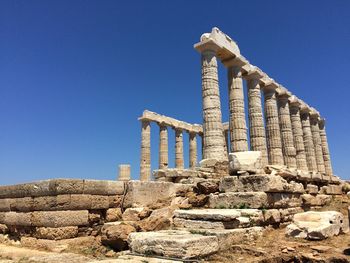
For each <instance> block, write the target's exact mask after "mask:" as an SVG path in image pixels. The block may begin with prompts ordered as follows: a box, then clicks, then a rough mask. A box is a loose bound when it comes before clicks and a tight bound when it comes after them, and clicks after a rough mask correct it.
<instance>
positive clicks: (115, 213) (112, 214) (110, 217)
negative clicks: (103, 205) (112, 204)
mask: <svg viewBox="0 0 350 263" xmlns="http://www.w3.org/2000/svg"><path fill="white" fill-rule="evenodd" d="M121 219H122V210H121V209H120V208H110V209H107V211H106V222H115V221H119V220H121Z"/></svg>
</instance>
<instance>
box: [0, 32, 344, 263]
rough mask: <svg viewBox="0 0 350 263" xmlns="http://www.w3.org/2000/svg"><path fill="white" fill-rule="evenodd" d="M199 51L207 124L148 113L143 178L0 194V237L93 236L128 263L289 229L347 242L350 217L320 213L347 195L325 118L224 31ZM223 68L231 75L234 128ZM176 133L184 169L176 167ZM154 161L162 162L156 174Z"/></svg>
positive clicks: (126, 174) (68, 182) (208, 36)
mask: <svg viewBox="0 0 350 263" xmlns="http://www.w3.org/2000/svg"><path fill="white" fill-rule="evenodd" d="M194 48H195V49H196V50H197V51H198V52H199V53H200V55H201V74H202V105H203V122H202V123H201V124H191V123H187V122H184V121H180V120H176V119H174V118H171V117H167V116H163V115H160V114H158V113H154V112H151V111H148V110H145V111H144V112H143V114H142V116H140V118H139V121H140V122H141V158H140V159H141V160H140V174H139V178H132V176H131V167H130V165H129V164H121V165H119V167H118V180H111V181H105V180H83V179H51V180H45V181H39V182H34V183H28V184H20V185H11V186H0V234H7V235H8V236H10V237H11V238H13V237H15V238H16V240H20V242H22V244H28V243H30V244H33V242H39V244H43V243H40V242H44V241H45V240H55V241H57V242H59V241H60V240H66V239H77V238H80V237H92V238H96V240H99V241H98V242H101V243H102V244H103V245H105V246H108V247H110V248H113V249H114V250H115V251H125V253H126V256H125V255H124V254H123V255H122V256H121V257H120V259H123V260H124V261H121V262H145V261H144V259H145V257H147V260H148V259H149V258H152V260H153V261H152V262H179V261H180V262H182V260H188V259H191V260H192V259H199V258H205V257H208V256H210V255H213V254H215V253H220V252H222V251H225V250H227V249H229V248H231V247H232V246H234V245H237V244H240V243H242V242H253V241H254V240H257V239H258V238H259V237H261V236H262V235H263V233H264V231H266V229H278V228H285V229H286V230H285V231H286V235H287V236H290V237H295V238H303V239H309V240H321V239H325V238H329V237H331V236H333V235H339V234H342V233H344V232H347V231H348V221H347V219H346V217H344V216H343V215H342V214H341V213H339V212H337V211H323V210H322V209H323V208H324V207H326V206H327V205H329V204H331V203H332V202H334V201H336V200H338V201H339V200H341V198H342V196H343V192H345V191H346V190H344V189H347V188H346V187H345V186H346V182H344V181H342V180H341V179H340V178H339V177H337V176H335V175H334V174H333V171H332V163H331V157H330V151H329V147H328V142H327V135H326V128H325V118H324V117H322V116H321V115H320V113H319V112H318V111H317V110H316V109H314V108H312V107H311V106H309V105H308V104H306V103H305V102H304V101H302V100H301V99H299V98H298V97H297V96H296V95H295V94H293V93H292V92H291V91H289V90H288V89H287V88H286V87H283V86H282V85H281V84H279V83H277V82H276V81H275V80H274V79H273V78H271V77H270V76H268V75H267V74H266V73H264V72H263V71H262V70H261V69H260V68H258V67H257V66H254V65H252V64H251V63H250V62H249V61H248V60H247V59H246V58H245V57H244V56H242V55H241V54H240V50H239V47H238V46H237V44H236V42H235V41H234V40H232V39H231V38H230V37H229V36H227V35H226V34H224V33H223V32H221V31H220V30H219V29H218V28H213V29H212V31H211V33H205V34H203V35H202V36H201V37H200V42H199V43H197V44H195V45H194ZM218 61H221V63H222V64H223V65H224V66H225V67H226V68H227V78H228V81H227V88H228V94H229V121H228V123H223V120H222V107H221V104H220V91H219V85H218V83H219V81H218ZM243 81H246V82H247V83H246V84H247V85H246V86H247V92H244V85H243ZM222 88H223V87H221V89H222ZM221 91H222V92H227V89H226V88H225V89H224V90H221ZM244 94H247V98H246V99H245V97H244ZM198 95H199V94H198ZM245 101H247V102H248V105H247V107H245ZM246 108H247V109H248V110H247V112H246V110H245V109H246ZM246 120H248V122H247V121H246ZM152 122H153V123H156V124H157V125H158V127H159V130H157V131H156V132H157V133H159V144H158V149H151V123H152ZM170 128H171V129H172V130H173V132H174V134H175V149H174V151H175V152H174V156H175V160H174V161H175V162H174V163H175V167H171V165H170V164H169V145H168V144H169V135H168V131H169V130H170ZM184 133H188V134H189V136H188V138H189V140H188V142H184V139H183V134H184ZM184 143H188V149H189V153H188V155H189V162H188V164H187V163H185V162H184V148H186V147H184ZM199 145H200V146H201V147H198V146H199ZM198 149H202V152H198ZM152 150H153V151H154V150H156V151H158V167H157V169H155V170H153V171H152V169H151V158H152V157H151V154H152ZM134 175H135V174H134ZM137 177H138V176H137ZM133 179H137V180H133ZM348 189H350V187H348ZM321 211H322V212H321ZM310 218H311V219H310ZM308 220H311V221H312V220H313V221H312V223H313V224H309V221H308ZM303 224H304V225H305V226H304V225H303ZM312 226H316V227H312ZM28 239H29V240H30V242H29V241H28ZM33 240H35V241H33ZM42 240H44V241H42ZM96 242H97V241H96ZM266 256H268V255H266ZM159 258H161V260H163V261H157V260H158V259H159ZM128 260H129V261H128ZM168 260H169V261H168ZM170 260H171V261H170ZM116 262H118V261H116ZM147 262H148V261H147ZM191 262H193V261H191ZM266 262H267V261H266ZM271 262H277V261H271ZM298 262H299V261H298ZM300 262H301V261H300ZM303 262H306V261H303Z"/></svg>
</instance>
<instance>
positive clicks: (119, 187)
mask: <svg viewBox="0 0 350 263" xmlns="http://www.w3.org/2000/svg"><path fill="white" fill-rule="evenodd" d="M123 192H124V182H121V181H107V180H83V179H50V180H43V181H38V182H33V183H26V184H17V185H8V186H6V185H5V186H0V199H1V198H21V197H37V196H53V195H64V194H92V195H122V194H123Z"/></svg>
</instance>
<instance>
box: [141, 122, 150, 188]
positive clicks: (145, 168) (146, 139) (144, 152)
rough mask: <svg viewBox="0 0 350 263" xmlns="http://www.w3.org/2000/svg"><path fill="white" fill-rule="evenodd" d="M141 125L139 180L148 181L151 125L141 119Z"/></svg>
mask: <svg viewBox="0 0 350 263" xmlns="http://www.w3.org/2000/svg"><path fill="white" fill-rule="evenodd" d="M141 126H142V127H141V164H140V180H141V181H148V180H149V179H150V178H151V125H150V122H149V121H147V120H142V121H141Z"/></svg>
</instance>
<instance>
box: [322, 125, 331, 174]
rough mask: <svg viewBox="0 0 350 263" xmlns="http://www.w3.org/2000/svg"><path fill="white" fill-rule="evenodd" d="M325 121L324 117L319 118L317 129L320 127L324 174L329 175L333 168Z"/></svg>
mask: <svg viewBox="0 0 350 263" xmlns="http://www.w3.org/2000/svg"><path fill="white" fill-rule="evenodd" d="M325 122H326V121H325V119H321V120H320V121H319V129H320V137H321V143H322V153H323V160H324V166H325V172H326V175H328V176H329V177H331V176H332V175H333V169H332V162H331V156H330V154H329V148H328V140H327V134H326V126H325Z"/></svg>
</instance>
